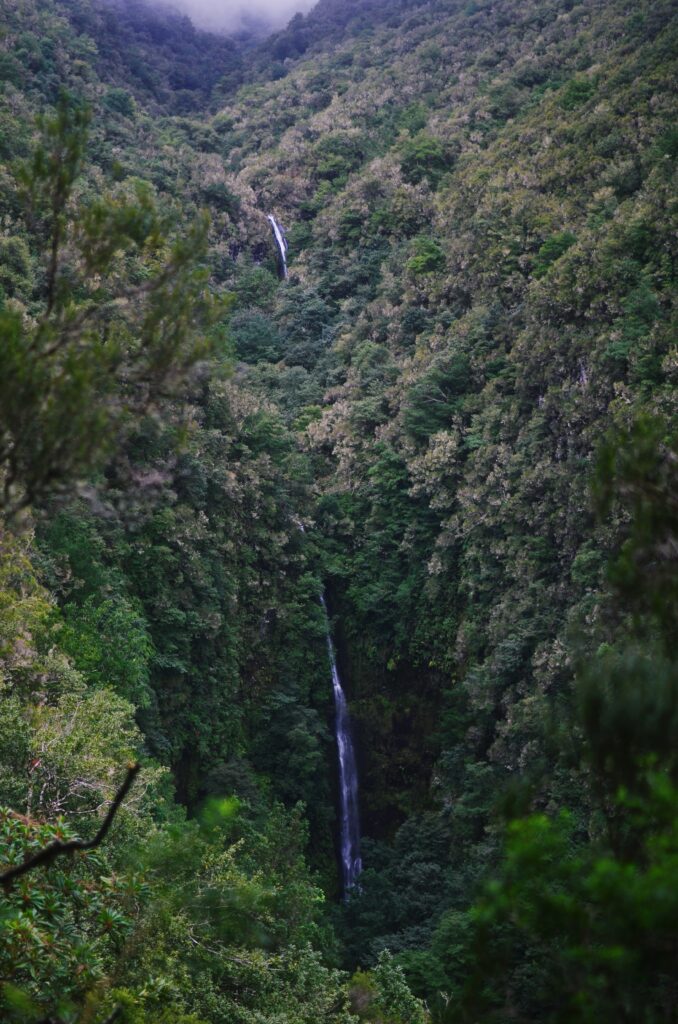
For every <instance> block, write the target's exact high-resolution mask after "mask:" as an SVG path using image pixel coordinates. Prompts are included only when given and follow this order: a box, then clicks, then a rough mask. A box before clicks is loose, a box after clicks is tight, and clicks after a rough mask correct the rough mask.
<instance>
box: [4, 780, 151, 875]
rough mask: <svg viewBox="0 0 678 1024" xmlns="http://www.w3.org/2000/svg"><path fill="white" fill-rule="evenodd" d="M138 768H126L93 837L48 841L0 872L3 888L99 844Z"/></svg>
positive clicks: (127, 791)
mask: <svg viewBox="0 0 678 1024" xmlns="http://www.w3.org/2000/svg"><path fill="white" fill-rule="evenodd" d="M140 768H141V765H139V764H133V765H130V766H129V768H128V769H127V777H126V778H125V781H124V782H123V784H122V786H121V787H120V789H119V790H118V792H117V793H116V794H115V797H114V798H113V801H112V803H111V806H110V807H109V809H108V814H107V815H106V817H105V818H104V820H103V822H102V823H101V828H100V829H99V831H98V832H97V834H96V835H95V836H94V838H93V839H69V840H68V841H67V842H65V843H64V842H62V841H61V840H60V839H55V841H54V842H53V843H50V844H49V846H46V847H45V848H44V849H43V850H39V851H38V852H37V853H34V854H33V856H32V857H29V858H28V859H27V860H25V861H24V862H23V864H18V865H17V866H16V867H13V868H9V869H8V870H7V871H4V872H3V873H2V874H0V884H2V885H4V886H5V888H8V887H9V886H10V885H12V883H13V882H15V881H16V879H17V878H21V876H22V875H26V874H28V872H29V871H34V870H35V868H39V867H45V866H48V865H49V864H51V863H52V861H53V860H56V858H57V857H61V856H62V855H63V854H68V853H74V852H75V851H76V850H93V849H95V847H97V846H99V844H100V843H101V842H102V841H103V840H104V838H105V837H106V834H107V832H108V831H109V829H110V827H111V825H112V824H113V819H114V818H115V816H116V814H117V813H118V810H119V808H120V805H121V803H122V802H123V800H124V799H125V797H126V796H127V794H128V793H129V791H130V789H131V787H132V783H133V782H134V780H135V778H136V777H137V775H138V773H139V770H140Z"/></svg>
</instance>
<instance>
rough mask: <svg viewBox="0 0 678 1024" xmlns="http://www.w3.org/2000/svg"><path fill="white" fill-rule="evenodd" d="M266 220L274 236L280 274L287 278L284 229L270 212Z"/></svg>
mask: <svg viewBox="0 0 678 1024" xmlns="http://www.w3.org/2000/svg"><path fill="white" fill-rule="evenodd" d="M267 219H268V222H269V224H270V225H271V230H272V231H273V237H274V238H275V244H276V246H277V247H278V262H279V264H280V276H281V277H282V278H283V279H284V280H287V276H288V274H287V238H286V237H285V230H284V228H283V226H282V224H280V223H279V222H278V221H277V220H276V219H275V217H274V216H273V214H272V213H269V214H268V218H267Z"/></svg>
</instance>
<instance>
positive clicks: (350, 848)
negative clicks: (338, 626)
mask: <svg viewBox="0 0 678 1024" xmlns="http://www.w3.org/2000/svg"><path fill="white" fill-rule="evenodd" d="M320 602H321V604H322V606H323V610H324V612H325V619H326V621H327V651H328V653H329V656H330V668H331V670H332V689H333V691H334V707H335V711H336V717H335V732H336V736H337V751H338V754H339V809H340V813H341V829H340V839H341V872H342V878H343V883H344V892H345V893H346V892H348V890H349V889H351V888H352V887H353V886H354V885H355V883H356V881H357V879H358V875H359V874H360V872H361V871H362V867H363V864H362V860H361V859H360V818H359V815H358V771H357V768H356V762H355V751H354V749H353V737H352V735H351V719H350V717H349V713H348V704H347V702H346V695H345V693H344V690H343V688H342V685H341V679H340V677H339V669H338V668H337V656H336V653H335V650H334V644H333V643H332V636H331V633H330V621H329V616H328V614H327V605H326V604H325V598H324V597H322V596H321V598H320Z"/></svg>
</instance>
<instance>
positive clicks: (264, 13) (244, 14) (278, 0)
mask: <svg viewBox="0 0 678 1024" xmlns="http://www.w3.org/2000/svg"><path fill="white" fill-rule="evenodd" d="M315 3H316V0H170V5H171V6H172V7H174V8H176V9H177V10H180V11H182V12H183V13H184V14H187V15H188V16H189V18H190V19H191V21H192V22H193V24H194V25H196V26H198V27H199V28H207V29H212V30H213V31H215V32H218V31H222V32H230V31H233V30H235V29H238V28H241V27H242V26H243V25H245V24H247V23H248V22H249V23H252V22H263V23H265V24H266V25H267V26H268V27H270V28H282V27H283V26H284V25H286V24H287V22H288V21H289V20H290V18H292V17H294V15H295V14H297V12H301V13H302V14H305V13H306V12H307V11H309V10H310V9H311V7H313V6H314V5H315ZM168 6H169V5H168Z"/></svg>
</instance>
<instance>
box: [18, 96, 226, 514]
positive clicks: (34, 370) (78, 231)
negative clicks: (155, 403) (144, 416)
mask: <svg viewBox="0 0 678 1024" xmlns="http://www.w3.org/2000/svg"><path fill="white" fill-rule="evenodd" d="M88 122H89V112H88V110H87V109H86V108H85V107H84V106H83V105H82V104H80V103H77V102H75V101H74V100H72V99H71V98H70V97H69V96H68V95H67V94H65V93H64V94H62V95H61V97H60V100H59V104H58V107H57V111H56V113H55V115H54V117H53V118H42V119H41V120H40V122H39V127H40V130H41V140H40V142H39V144H38V146H37V148H36V149H35V151H34V153H33V156H32V158H31V159H30V160H29V161H27V162H26V163H25V164H24V166H23V167H22V168H21V169H20V172H19V182H20V183H21V187H22V189H23V192H24V194H25V198H26V202H27V216H28V217H29V223H30V224H31V225H33V230H34V234H35V238H36V241H37V242H38V244H41V245H42V246H44V248H45V251H46V253H47V257H46V265H45V277H44V285H43V286H42V287H41V288H40V289H39V299H38V303H39V304H38V307H37V310H36V313H37V315H36V316H35V318H34V319H33V320H32V321H30V322H27V321H26V320H25V318H24V317H22V315H21V314H20V312H19V311H18V310H16V309H6V310H5V311H3V312H1V313H0V337H1V338H2V355H1V356H0V359H1V360H2V362H1V364H0V369H1V372H0V380H1V381H2V384H1V385H0V388H1V391H0V405H1V406H2V418H1V420H0V471H1V472H2V487H3V505H4V507H5V508H6V509H8V510H10V511H11V510H13V509H16V508H17V507H21V506H24V505H27V504H30V503H32V502H33V501H35V500H36V499H39V498H41V497H43V496H44V495H45V494H46V493H48V492H49V491H50V490H54V489H55V488H58V487H59V486H62V485H64V484H65V483H66V482H68V481H72V479H73V478H74V477H75V476H77V475H78V474H79V473H81V472H82V471H83V470H84V469H86V468H88V467H91V466H92V464H93V463H95V462H96V460H97V459H98V458H99V457H100V455H101V454H102V453H103V452H106V451H109V452H110V450H111V445H112V443H113V442H114V440H115V438H116V436H117V435H118V434H119V433H120V432H121V431H122V428H123V424H124V423H125V419H126V417H127V416H128V415H129V414H130V413H131V412H132V411H134V410H136V411H137V412H138V410H139V408H143V407H144V406H145V405H147V404H148V402H149V401H150V399H151V397H152V395H153V394H154V393H155V391H156V390H157V389H158V388H160V387H161V386H166V385H167V383H168V378H169V375H170V372H171V371H174V372H176V370H177V369H178V368H179V367H180V366H185V365H186V364H187V363H190V362H191V361H192V360H194V359H195V358H196V356H197V354H198V352H199V351H202V350H204V346H203V345H202V341H201V339H199V338H197V337H196V324H197V323H198V322H200V320H201V319H204V318H207V317H208V316H209V315H210V311H211V310H212V309H213V308H214V306H215V302H214V301H213V300H211V299H209V298H208V297H207V296H206V294H205V275H204V273H203V271H202V270H201V269H199V268H198V267H196V263H195V261H196V259H197V258H198V256H199V254H200V252H201V250H202V248H203V246H204V243H205V234H206V230H207V224H206V222H205V221H204V220H197V221H195V222H194V224H193V225H191V226H190V227H189V228H188V230H187V233H186V234H185V236H184V237H182V238H178V239H177V240H176V241H174V242H173V243H170V242H169V241H168V240H167V239H166V238H165V236H164V231H165V225H164V222H163V218H162V217H161V215H160V213H159V211H158V210H157V208H156V206H155V204H154V202H153V199H152V196H151V192H150V190H149V189H148V187H146V186H145V185H143V184H141V183H139V184H138V185H137V186H136V187H135V188H134V192H133V196H134V197H133V198H131V197H129V196H128V195H124V194H121V195H118V196H109V197H106V198H104V199H99V200H93V201H91V202H89V203H84V204H80V206H79V208H77V207H76V208H74V204H73V202H72V197H73V192H74V188H75V185H76V181H77V179H78V175H79V174H80V171H81V165H82V161H83V157H84V153H85V145H86V129H87V125H88ZM123 254H124V256H125V257H126V258H127V259H128V260H130V261H131V267H132V268H134V269H133V273H134V274H136V275H137V281H136V282H135V283H133V282H132V281H130V280H129V277H128V275H125V274H121V272H120V270H121V267H120V263H121V257H122V255H123ZM135 263H136V266H135ZM153 264H155V266H153ZM139 275H141V279H143V283H140V278H139ZM123 379H124V380H125V382H126V384H125V386H126V388H127V393H128V396H129V397H128V398H127V399H126V400H125V401H123V402H121V401H120V399H119V389H120V387H121V381H122V380H123Z"/></svg>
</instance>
